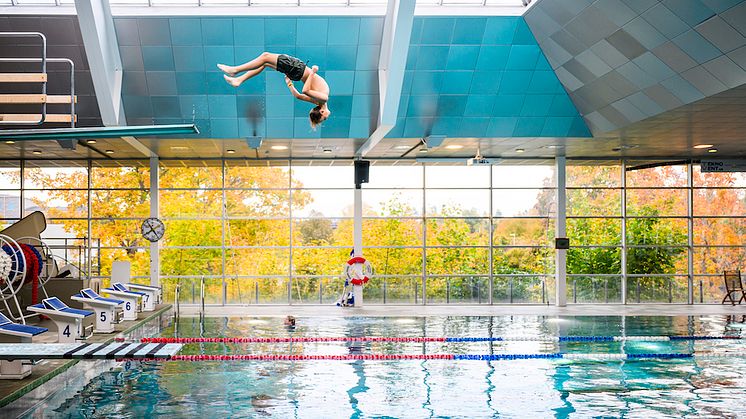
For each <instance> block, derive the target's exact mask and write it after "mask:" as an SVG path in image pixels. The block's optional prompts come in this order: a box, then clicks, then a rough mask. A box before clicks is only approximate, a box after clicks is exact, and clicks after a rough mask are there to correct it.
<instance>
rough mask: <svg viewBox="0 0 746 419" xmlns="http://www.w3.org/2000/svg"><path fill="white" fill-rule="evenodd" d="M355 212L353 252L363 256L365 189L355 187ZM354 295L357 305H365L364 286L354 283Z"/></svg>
mask: <svg viewBox="0 0 746 419" xmlns="http://www.w3.org/2000/svg"><path fill="white" fill-rule="evenodd" d="M353 205H354V212H353V219H352V252H353V256H355V257H357V256H363V190H362V188H360V187H356V188H355V198H354V204H353ZM352 295H353V296H354V297H355V307H362V306H363V286H362V285H353V286H352Z"/></svg>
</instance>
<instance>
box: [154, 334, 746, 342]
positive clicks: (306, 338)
mask: <svg viewBox="0 0 746 419" xmlns="http://www.w3.org/2000/svg"><path fill="white" fill-rule="evenodd" d="M744 339H746V337H741V336H723V335H721V336H705V335H681V336H501V337H452V338H448V337H417V336H297V337H293V336H290V337H183V338H182V337H154V338H143V339H142V340H141V342H142V343H308V342H415V343H423V342H441V343H445V342H624V341H628V342H630V341H631V342H672V341H694V340H744Z"/></svg>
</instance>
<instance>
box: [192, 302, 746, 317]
mask: <svg viewBox="0 0 746 419" xmlns="http://www.w3.org/2000/svg"><path fill="white" fill-rule="evenodd" d="M198 314H199V308H198V307H197V306H182V307H181V316H195V315H198ZM205 314H206V315H207V316H210V317H222V316H260V317H261V316H267V317H275V316H286V315H294V316H301V317H302V316H507V315H544V316H604V315H606V316H620V315H624V316H686V315H739V316H746V304H744V305H740V306H735V307H733V306H726V305H685V304H681V305H668V304H650V305H620V304H598V305H595V304H588V305H585V304H584V305H571V306H567V307H556V306H542V305H510V306H507V305H494V306H484V305H482V306H466V305H463V306H454V305H451V306H404V305H385V306H383V305H371V306H366V307H363V308H341V307H335V306H212V307H206V308H205Z"/></svg>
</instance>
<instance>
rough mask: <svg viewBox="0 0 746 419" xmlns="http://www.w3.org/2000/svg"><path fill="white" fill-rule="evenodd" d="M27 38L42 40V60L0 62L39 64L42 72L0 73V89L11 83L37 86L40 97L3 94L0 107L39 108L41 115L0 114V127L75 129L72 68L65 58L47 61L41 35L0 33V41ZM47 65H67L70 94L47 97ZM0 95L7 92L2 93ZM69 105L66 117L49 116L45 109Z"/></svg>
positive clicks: (26, 94)
mask: <svg viewBox="0 0 746 419" xmlns="http://www.w3.org/2000/svg"><path fill="white" fill-rule="evenodd" d="M3 37H5V38H28V37H38V38H39V39H40V40H41V57H39V58H20V57H19V58H10V57H2V58H0V65H1V64H3V63H40V64H41V72H40V73H32V72H28V73H26V72H21V73H19V72H7V73H6V72H1V71H0V85H3V84H12V83H39V84H41V92H40V93H36V92H34V93H8V94H5V93H2V94H0V105H20V106H25V105H40V106H41V113H20V112H19V113H0V125H42V124H44V123H69V124H70V126H71V127H73V128H74V127H75V123H76V122H77V118H76V115H75V103H76V102H77V97H76V96H75V64H74V63H73V61H72V60H70V59H68V58H49V57H47V39H46V37H45V36H44V34H42V33H40V32H0V38H3ZM48 63H66V64H68V65H69V66H70V94H69V95H49V94H47V92H48V86H47V84H48V83H49V77H48V74H47V67H48ZM2 90H3V91H5V90H7V89H2ZM66 104H69V105H70V112H69V113H49V112H48V111H49V109H48V108H47V105H66Z"/></svg>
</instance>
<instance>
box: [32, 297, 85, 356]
mask: <svg viewBox="0 0 746 419" xmlns="http://www.w3.org/2000/svg"><path fill="white" fill-rule="evenodd" d="M28 310H29V311H32V312H34V313H38V314H43V315H45V316H47V317H49V318H50V319H52V321H53V322H54V324H55V325H56V326H57V341H58V342H75V340H76V339H88V338H89V337H90V336H91V332H92V331H93V324H92V323H93V322H92V321H91V322H90V323H91V324H86V323H88V322H89V321H90V320H92V319H89V318H90V317H91V316H93V315H94V314H95V313H94V312H92V311H88V310H78V309H76V308H70V307H68V306H67V305H66V304H65V303H63V302H62V301H60V299H59V298H57V297H51V298H45V299H44V300H42V302H41V303H40V304H34V305H32V306H28ZM24 359H25V358H24Z"/></svg>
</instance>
